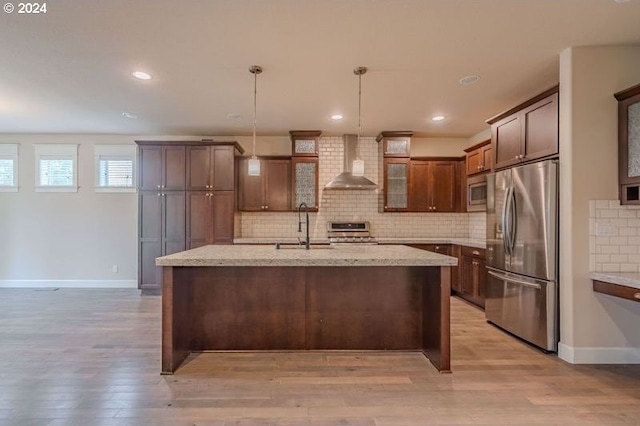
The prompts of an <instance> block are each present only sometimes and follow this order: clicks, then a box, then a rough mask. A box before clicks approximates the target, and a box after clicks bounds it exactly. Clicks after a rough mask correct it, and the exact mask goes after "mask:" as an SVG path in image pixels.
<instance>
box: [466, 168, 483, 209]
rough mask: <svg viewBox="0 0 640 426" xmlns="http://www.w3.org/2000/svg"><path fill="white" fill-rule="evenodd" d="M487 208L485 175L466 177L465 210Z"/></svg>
mask: <svg viewBox="0 0 640 426" xmlns="http://www.w3.org/2000/svg"><path fill="white" fill-rule="evenodd" d="M486 210H487V175H486V174H485V175H480V176H472V177H469V178H467V211H468V212H483V211H486Z"/></svg>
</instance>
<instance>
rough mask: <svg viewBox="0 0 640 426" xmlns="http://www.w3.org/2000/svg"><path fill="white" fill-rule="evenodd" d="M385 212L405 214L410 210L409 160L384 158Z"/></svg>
mask: <svg viewBox="0 0 640 426" xmlns="http://www.w3.org/2000/svg"><path fill="white" fill-rule="evenodd" d="M382 161H383V170H384V171H383V176H384V177H383V179H384V188H383V193H384V200H383V205H384V208H383V211H385V212H403V211H408V210H409V166H410V164H411V159H409V158H384V159H383V160H382Z"/></svg>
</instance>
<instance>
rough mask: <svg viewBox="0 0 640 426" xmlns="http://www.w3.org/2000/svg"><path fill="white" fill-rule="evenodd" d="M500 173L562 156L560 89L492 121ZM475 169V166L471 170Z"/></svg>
mask: <svg viewBox="0 0 640 426" xmlns="http://www.w3.org/2000/svg"><path fill="white" fill-rule="evenodd" d="M487 123H488V124H490V125H491V142H492V150H493V159H494V167H495V168H496V169H500V168H504V167H510V166H514V165H517V164H521V163H525V162H530V161H535V160H539V159H541V158H547V157H553V156H556V155H557V154H558V86H556V87H553V88H551V89H549V90H547V91H545V92H543V93H541V94H540V95H538V96H535V97H534V98H532V99H530V100H528V101H526V102H524V103H523V104H521V105H518V106H517V107H515V108H512V109H510V110H509V111H506V112H504V113H502V114H499V115H497V116H495V117H493V118H491V119H489V120H487ZM471 167H473V166H471Z"/></svg>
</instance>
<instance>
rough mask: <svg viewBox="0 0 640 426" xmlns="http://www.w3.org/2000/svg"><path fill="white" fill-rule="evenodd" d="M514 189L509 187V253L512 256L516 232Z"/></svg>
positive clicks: (516, 218) (516, 217)
mask: <svg viewBox="0 0 640 426" xmlns="http://www.w3.org/2000/svg"><path fill="white" fill-rule="evenodd" d="M516 208H517V206H516V189H515V188H514V187H511V203H510V204H509V215H510V216H511V220H510V224H511V227H510V228H509V253H510V254H513V250H514V249H515V246H516V232H517V230H518V214H517V210H516Z"/></svg>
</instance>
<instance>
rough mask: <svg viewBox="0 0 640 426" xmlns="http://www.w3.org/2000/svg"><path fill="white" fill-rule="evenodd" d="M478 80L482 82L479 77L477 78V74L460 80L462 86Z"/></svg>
mask: <svg viewBox="0 0 640 426" xmlns="http://www.w3.org/2000/svg"><path fill="white" fill-rule="evenodd" d="M478 80H480V77H479V76H477V75H475V74H471V75H467V76H464V77H462V78H461V79H460V84H463V85H467V84H473V83H475V82H476V81H478Z"/></svg>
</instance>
